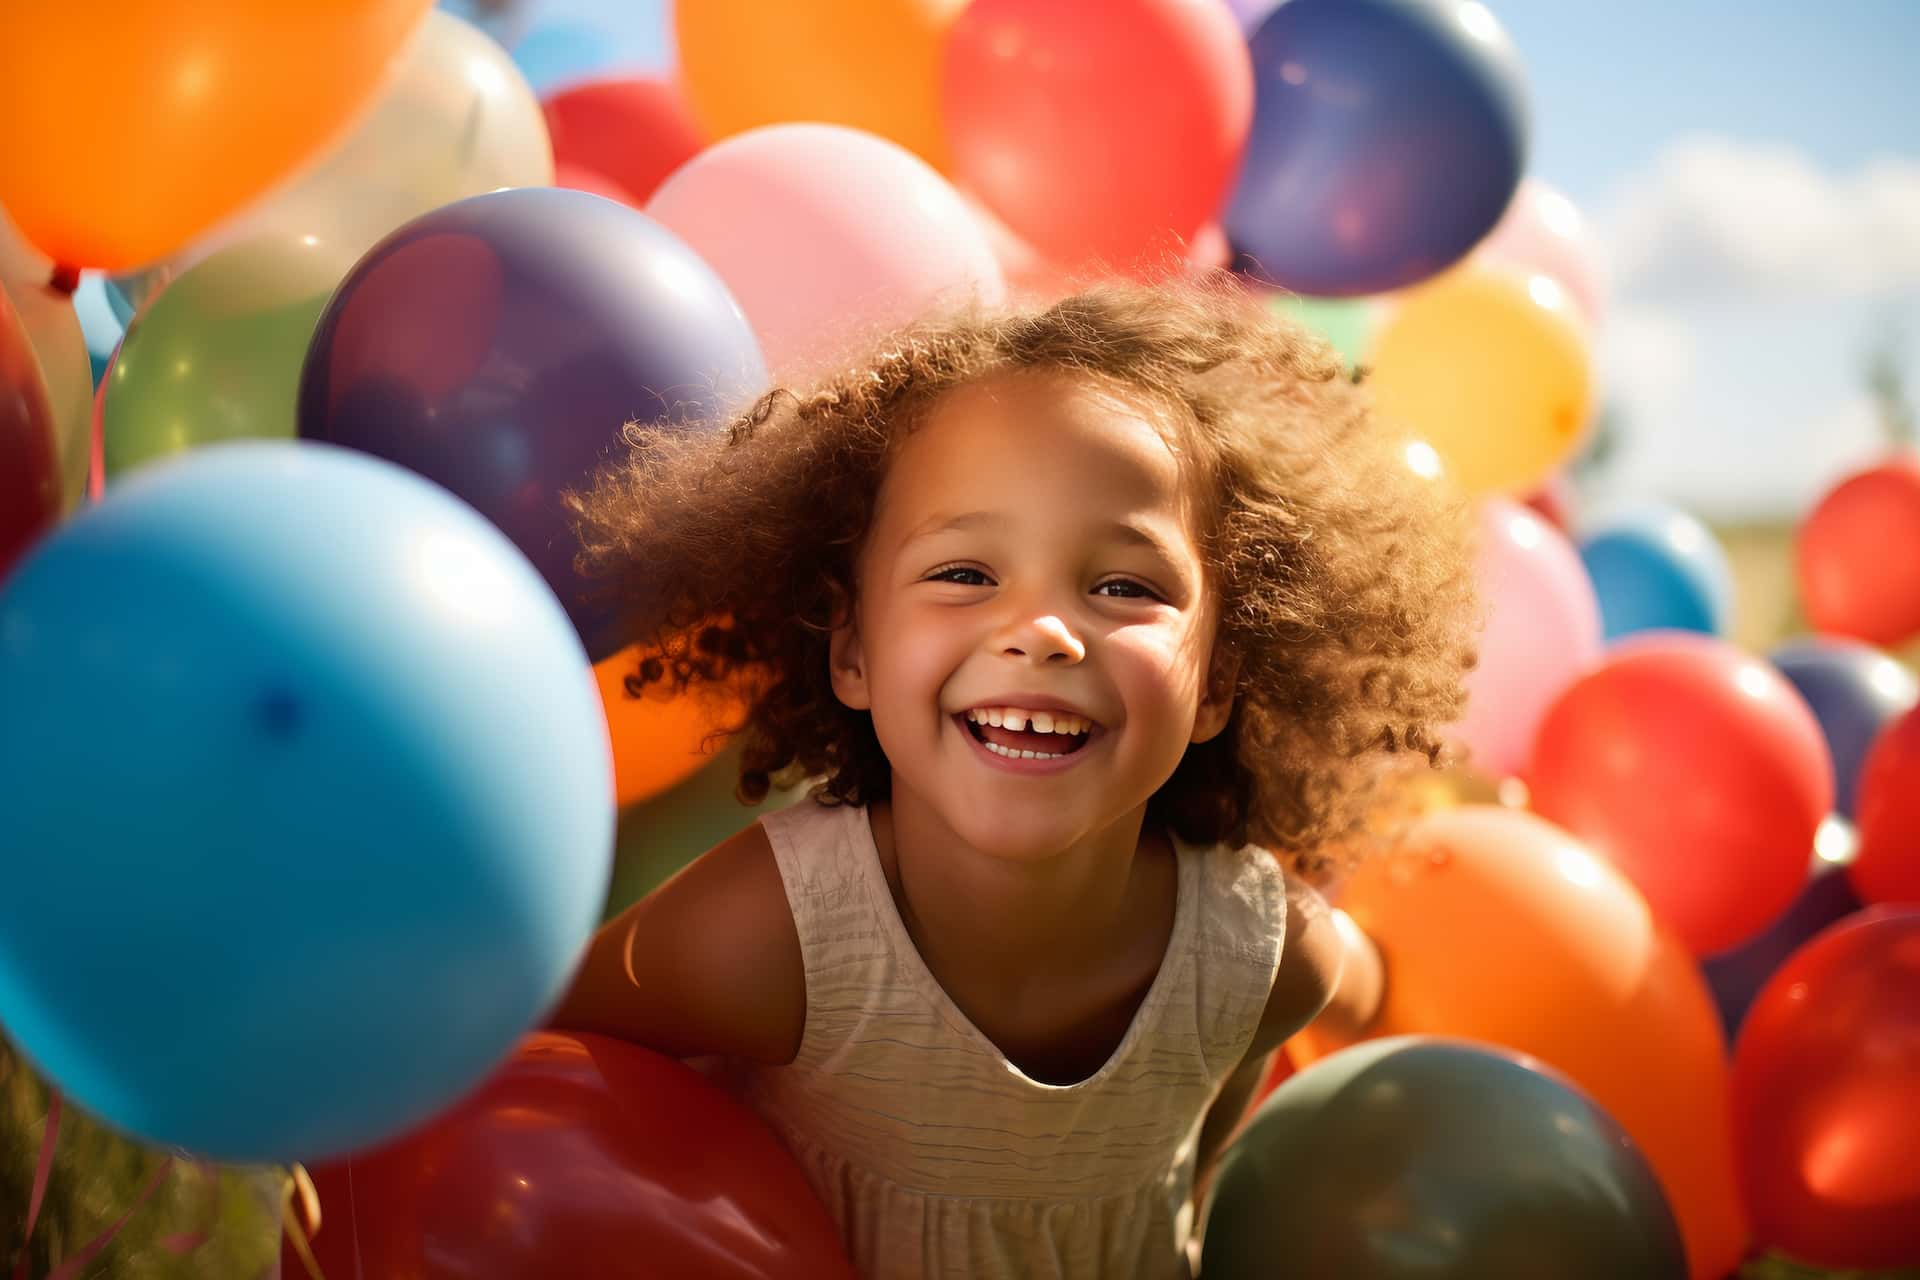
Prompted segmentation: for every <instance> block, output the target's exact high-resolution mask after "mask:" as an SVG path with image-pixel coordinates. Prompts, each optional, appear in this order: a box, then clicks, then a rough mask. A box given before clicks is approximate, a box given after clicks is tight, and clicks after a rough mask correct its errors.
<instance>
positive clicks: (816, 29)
mask: <svg viewBox="0 0 1920 1280" xmlns="http://www.w3.org/2000/svg"><path fill="white" fill-rule="evenodd" d="M965 7H966V0H809V2H808V3H806V4H767V3H766V2H765V0H678V2H677V3H676V4H675V5H674V7H673V29H674V36H675V38H676V41H677V43H678V47H679V52H680V83H681V85H682V86H683V87H684V89H685V91H686V95H687V101H688V102H689V103H690V104H691V105H692V107H693V113H694V116H695V117H696V118H697V119H698V120H699V121H700V123H701V125H702V126H703V127H704V128H705V129H706V131H707V132H708V133H709V134H710V135H712V136H713V137H715V138H724V137H727V136H728V135H730V134H735V133H742V132H744V131H746V130H748V129H752V128H756V127H758V126H760V125H763V124H780V123H782V122H785V121H791V120H813V121H820V122H824V123H826V124H841V125H849V126H851V127H853V128H855V129H864V130H866V131H867V132H868V133H875V134H879V135H880V136H881V137H883V138H888V139H891V140H892V141H894V142H897V143H899V144H900V145H901V146H903V147H905V148H906V149H907V150H909V151H911V152H913V153H914V154H916V155H918V156H919V157H920V158H921V159H922V160H925V161H926V162H927V163H928V164H930V165H932V166H933V167H934V168H936V169H939V170H941V171H942V172H945V171H946V169H947V167H948V164H947V143H946V136H945V134H944V133H943V132H942V131H941V126H940V53H941V48H942V45H943V42H944V41H945V39H946V34H947V28H948V27H950V26H952V25H953V20H954V19H955V18H956V17H957V16H959V13H960V10H961V9H963V8H965Z"/></svg>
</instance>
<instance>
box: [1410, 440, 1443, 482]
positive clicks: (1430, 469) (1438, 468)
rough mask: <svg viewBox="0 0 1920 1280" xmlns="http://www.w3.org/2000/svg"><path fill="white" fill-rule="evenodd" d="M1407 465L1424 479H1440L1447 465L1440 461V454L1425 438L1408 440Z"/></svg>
mask: <svg viewBox="0 0 1920 1280" xmlns="http://www.w3.org/2000/svg"><path fill="white" fill-rule="evenodd" d="M1407 465H1408V466H1409V467H1411V468H1413V474H1415V475H1417V476H1419V477H1420V478H1421V479H1422V480H1438V479H1439V478H1440V476H1441V474H1442V473H1443V472H1445V471H1446V467H1445V466H1444V465H1443V464H1442V463H1441V461H1440V454H1439V452H1438V451H1437V450H1435V449H1434V447H1433V446H1432V445H1430V444H1428V443H1427V442H1426V441H1425V440H1409V441H1408V442H1407Z"/></svg>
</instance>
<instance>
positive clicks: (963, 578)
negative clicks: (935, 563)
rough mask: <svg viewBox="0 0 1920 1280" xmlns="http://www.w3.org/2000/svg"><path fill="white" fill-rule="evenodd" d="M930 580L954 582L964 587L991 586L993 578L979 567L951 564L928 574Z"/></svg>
mask: <svg viewBox="0 0 1920 1280" xmlns="http://www.w3.org/2000/svg"><path fill="white" fill-rule="evenodd" d="M926 580H927V581H928V582H952V583H956V584H958V585H960V586H963V587H990V586H992V585H993V579H991V578H989V577H988V576H987V575H986V574H984V573H982V572H980V570H978V569H971V568H968V567H967V566H966V565H964V564H950V565H948V566H947V567H946V568H944V569H935V570H934V571H933V572H932V573H930V574H928V575H927V579H926Z"/></svg>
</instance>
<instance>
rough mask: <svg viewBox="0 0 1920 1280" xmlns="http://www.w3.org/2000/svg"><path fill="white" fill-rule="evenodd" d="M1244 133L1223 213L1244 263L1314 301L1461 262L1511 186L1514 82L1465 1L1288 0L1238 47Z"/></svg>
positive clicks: (1516, 122) (1485, 18) (1522, 103)
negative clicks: (1246, 47) (1250, 82)
mask: <svg viewBox="0 0 1920 1280" xmlns="http://www.w3.org/2000/svg"><path fill="white" fill-rule="evenodd" d="M1251 49H1252V52H1253V67H1254V76H1255V94H1254V116H1253V131H1252V133H1251V134H1250V135H1249V137H1248V139H1247V150H1246V158H1245V161H1244V163H1243V165H1242V168H1241V172H1240V180H1239V183H1238V185H1237V186H1236V188H1235V190H1234V193H1233V196H1232V199H1231V200H1230V202H1229V203H1228V205H1227V210H1226V215H1225V218H1224V222H1225V225H1226V230H1227V236H1228V239H1229V240H1231V241H1232V243H1233V246H1234V249H1235V250H1236V253H1237V259H1236V264H1237V265H1238V266H1239V268H1240V269H1241V270H1242V271H1245V272H1246V273H1247V274H1249V275H1253V276H1255V277H1256V278H1259V279H1261V280H1263V281H1265V282H1267V283H1269V284H1274V285H1278V286H1280V287H1282V288H1286V289H1293V290H1297V291H1299V292H1301V293H1305V294H1310V295H1318V296H1322V297H1344V296H1351V295H1354V294H1363V293H1379V292H1383V291H1385V290H1388V289H1398V288H1401V287H1403V286H1405V285H1409V284H1412V283H1414V282H1415V281H1417V280H1423V279H1425V278H1427V277H1428V276H1431V275H1434V274H1436V273H1437V272H1439V271H1441V270H1443V269H1444V268H1446V267H1448V266H1450V265H1451V264H1452V263H1454V262H1456V261H1458V260H1459V259H1460V258H1462V257H1463V256H1465V255H1466V253H1467V251H1468V250H1470V249H1472V248H1473V247H1474V245H1476V244H1478V243H1479V242H1480V240H1481V239H1482V238H1483V237H1485V236H1486V234H1487V233H1488V232H1489V231H1491V230H1492V229H1493V226H1494V224H1495V223H1496V222H1498V221H1499V220H1500V215H1501V214H1502V213H1503V212H1504V211H1505V210H1506V207H1507V202H1508V201H1509V200H1511V199H1512V198H1513V193H1514V190H1515V188H1516V187H1517V186H1518V185H1519V182H1520V174H1521V170H1522V169H1523V168H1524V167H1525V163H1526V151H1527V104H1526V97H1527V94H1526V84H1525V77H1524V75H1523V73H1522V71H1521V68H1520V60H1519V56H1518V55H1517V54H1516V53H1515V52H1514V48H1513V45H1512V43H1511V42H1510V41H1509V40H1508V39H1507V34H1506V32H1505V30H1504V29H1502V28H1501V26H1500V24H1499V23H1498V22H1497V21H1496V20H1495V19H1494V17H1493V15H1492V14H1491V13H1490V12H1489V11H1488V10H1487V8H1486V6H1485V5H1482V4H1479V3H1476V2H1475V0H1288V2H1287V3H1285V4H1282V5H1281V6H1280V7H1279V8H1277V9H1275V10H1274V11H1273V13H1272V14H1271V15H1270V16H1268V18H1267V19H1266V21H1264V22H1262V23H1261V24H1260V29H1259V30H1258V31H1256V32H1255V33H1254V35H1253V39H1252V41H1251Z"/></svg>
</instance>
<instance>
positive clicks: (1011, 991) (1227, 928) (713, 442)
mask: <svg viewBox="0 0 1920 1280" xmlns="http://www.w3.org/2000/svg"><path fill="white" fill-rule="evenodd" d="M630 436H631V439H632V444H633V446H634V447H633V450H632V453H631V456H630V458H629V459H627V460H626V461H625V462H624V463H623V464H622V465H621V466H619V467H617V468H612V469H610V470H609V471H607V472H606V473H605V474H603V476H602V477H601V478H600V480H599V482H598V483H597V484H596V485H595V487H594V488H593V489H592V491H591V492H589V493H586V494H584V495H578V496H576V497H575V498H574V499H573V500H572V501H573V505H574V510H575V513H576V516H577V520H578V525H579V528H580V530H581V534H582V542H583V545H584V547H585V548H586V550H585V555H584V557H583V566H584V567H585V568H586V569H587V570H588V571H590V572H591V573H592V574H594V575H595V576H597V577H598V578H600V579H601V580H602V581H603V582H604V584H605V585H606V587H607V589H609V590H611V591H614V592H617V593H619V596H620V598H621V599H622V600H623V601H625V602H626V603H627V605H628V612H629V615H630V623H631V639H633V640H634V641H636V642H644V643H647V644H651V645H655V646H664V647H665V649H666V652H667V653H668V657H667V658H666V659H665V660H656V661H654V662H652V663H650V664H649V665H648V666H647V667H646V668H644V669H643V670H642V671H641V672H639V673H638V674H637V675H636V676H635V677H634V679H633V681H632V682H631V683H632V684H633V686H634V687H635V688H636V690H637V688H638V687H640V686H644V685H647V684H652V683H655V682H666V683H667V684H669V686H671V687H684V686H685V685H688V684H691V683H697V682H701V681H711V680H729V681H735V682H744V683H745V684H746V687H747V688H748V689H749V690H750V710H749V713H748V716H747V721H746V724H745V726H744V739H745V754H744V756H743V765H742V777H741V788H740V789H741V794H742V796H743V798H745V799H748V800H758V799H760V798H762V797H764V796H765V794H766V792H767V789H768V787H769V785H770V784H771V783H773V782H775V781H782V780H798V779H802V778H812V779H816V780H817V783H816V786H815V788H814V791H813V795H812V797H811V799H810V800H807V801H803V802H802V803H800V804H798V805H796V806H794V807H792V808H789V809H786V810H783V811H780V812H777V813H774V814H771V815H768V816H766V817H763V818H762V819H760V820H759V821H758V822H756V823H755V824H754V825H752V826H750V827H748V828H747V829H746V830H744V831H742V832H741V833H740V834H738V835H737V836H735V837H733V838H732V839H730V840H728V841H726V842H725V843H723V844H721V845H720V846H719V847H717V848H715V849H713V850H712V851H710V852H709V853H707V854H706V855H704V856H703V857H701V858H699V859H698V860H696V861H695V862H694V863H693V864H692V865H690V866H689V867H688V868H687V869H686V870H685V871H683V872H682V873H681V874H680V875H679V876H677V877H675V878H674V879H673V880H671V881H669V882H668V883H667V884H665V885H663V886H662V887H661V888H660V889H658V890H657V891H656V892H654V893H653V894H652V895H651V896H649V897H648V898H646V899H645V900H644V901H642V902H640V903H638V904H636V905H635V906H633V907H632V908H630V909H629V910H628V911H627V912H625V913H624V914H623V915H621V916H620V917H619V918H618V919H616V920H614V921H613V922H611V923H610V924H608V925H607V926H606V927H605V928H604V929H603V930H602V931H601V933H600V934H599V936H598V937H597V938H596V940H595V942H594V944H593V946H592V948H591V950H590V952H589V954H588V956H587V958H586V960H585V962H584V964H583V966H582V969H581V971H580V974H579V977H578V979H577V981H576V984H575V987H574V989H573V991H572V993H571V994H570V995H569V997H568V998H567V1000H566V1002H565V1003H564V1005H563V1007H562V1008H561V1010H560V1011H559V1013H558V1015H557V1019H556V1021H557V1023H558V1024H559V1025H561V1026H564V1027H569V1028H576V1029H580V1030H588V1031H598V1032H603V1033H607V1034H612V1035H617V1036H622V1037H625V1038H628V1039H631V1040H634V1041H637V1042H639V1043H642V1044H645V1045H648V1046H651V1047H653V1048H656V1049H659V1050H661V1051H664V1052H667V1053H672V1054H678V1055H684V1056H692V1055H706V1054H721V1055H727V1056H729V1057H732V1058H735V1059H739V1060H741V1061H743V1062H744V1063H745V1064H746V1077H747V1085H746V1097H747V1099H748V1101H749V1102H750V1103H751V1104H752V1105H753V1106H754V1107H755V1108H756V1109H757V1110H758V1111H759V1112H760V1113H761V1114H762V1115H764V1116H765V1117H766V1118H767V1120H768V1121H769V1122H770V1123H771V1124H772V1125H773V1126H774V1127H775V1129H776V1130H777V1131H778V1132H779V1133H780V1134H781V1136H782V1137H783V1138H784V1139H785V1140H786V1142H787V1144H788V1146H789V1147H790V1148H791V1149H792V1151H793V1152H794V1154H795V1156H796V1157H797V1158H798V1160H799V1161H800V1163H801V1165H802V1167H803V1168H804V1169H805V1170H806V1172H807V1175H808V1177H809V1179H810V1181H811V1183H812V1185H813V1187H814V1189H815V1190H816V1191H817V1192H818V1194H819V1195H820V1197H821V1199H822V1200H823V1201H824V1202H825V1204H826V1205H827V1207H828V1209H829V1210H830V1211H831V1212H832V1213H833V1215H834V1217H835V1219H836V1220H837V1222H838V1223H839V1226H840V1229H841V1233H842V1236H843V1238H844V1239H845V1241H846V1244H847V1247H848V1250H849V1254H850V1256H851V1257H852V1259H853V1261H854V1263H855V1265H856V1267H857V1268H858V1269H859V1270H860V1271H861V1272H862V1274H865V1275H870V1276H875V1277H888V1278H889V1280H891V1278H893V1277H914V1276H964V1277H981V1278H990V1277H1001V1276H1004V1277H1023V1278H1026V1277H1080V1276H1084V1277H1095V1276H1098V1277H1130V1276H1138V1277H1154V1278H1156V1280H1161V1278H1165V1277H1177V1276H1184V1275H1186V1274H1187V1254H1186V1249H1185V1245H1186V1236H1187V1233H1188V1232H1189V1230H1190V1227H1191V1204H1190V1196H1191V1192H1192V1187H1193V1179H1194V1175H1195V1173H1196V1170H1198V1169H1203V1168H1204V1167H1205V1165H1206V1163H1207V1161H1208V1160H1209V1159H1210V1158H1211V1156H1212V1155H1213V1154H1214V1153H1215V1152H1216V1150H1217V1148H1218V1145H1219V1143H1220V1141H1221V1140H1222V1139H1223V1138H1224V1136H1225V1135H1226V1134H1227V1133H1228V1132H1229V1131H1230V1130H1231V1128H1232V1127H1233V1124H1234V1122H1235V1121H1237V1120H1238V1118H1239V1116H1240V1113H1241V1111H1242V1110H1244V1107H1245V1104H1246V1100H1247V1098H1248V1096H1249V1094H1250V1092H1251V1090H1252V1088H1253V1086H1254V1084H1255V1082H1256V1081H1257V1080H1258V1078H1259V1076H1260V1073H1261V1071H1262V1070H1263V1068H1264V1065H1265V1062H1266V1059H1267V1057H1268V1055H1269V1054H1271V1053H1272V1051H1273V1050H1274V1049H1275V1048H1276V1047H1277V1046H1279V1045H1280V1044H1281V1043H1282V1042H1283V1041H1284V1040H1285V1039H1287V1037H1289V1036H1290V1035H1292V1034H1293V1033H1294V1032H1295V1031H1297V1030H1298V1029H1299V1028H1300V1027H1301V1026H1303V1025H1304V1024H1305V1023H1307V1022H1308V1021H1309V1020H1312V1019H1314V1018H1315V1017H1316V1016H1319V1017H1321V1018H1323V1019H1325V1020H1326V1021H1327V1022H1328V1023H1331V1024H1335V1025H1337V1026H1339V1027H1344V1028H1346V1029H1348V1030H1350V1031H1355V1032H1357V1031H1358V1030H1359V1029H1360V1028H1361V1027H1362V1026H1363V1025H1364V1024H1365V1023H1366V1022H1367V1021H1368V1020H1369V1019H1370V1018H1371V1017H1372V1015H1373V1012H1374V1010H1375V1008H1376V1007H1377V1005H1378V1003H1379V1000H1380V995H1381V984H1382V981H1383V975H1382V974H1381V971H1380V963H1379V957H1378V954H1377V952H1375V951H1374V950H1373V948H1372V946H1371V944H1370V943H1369V942H1368V941H1367V940H1366V939H1365V938H1364V936H1363V935H1361V934H1360V933H1359V932H1358V931H1357V930H1356V929H1354V928H1352V927H1351V925H1350V922H1343V921H1341V920H1339V919H1338V918H1336V915H1335V913H1330V912H1328V911H1327V910H1326V908H1325V906H1324V905H1323V904H1322V902H1321V899H1320V898H1319V896H1318V894H1317V893H1316V892H1315V891H1314V890H1313V889H1312V888H1311V887H1309V885H1308V882H1307V877H1309V876H1311V875H1312V874H1314V873H1315V872H1316V871H1318V870H1320V869H1322V868H1323V867H1325V866H1326V865H1328V864H1329V863H1330V862H1332V861H1336V860H1337V859H1336V858H1335V851H1336V850H1338V851H1340V852H1339V856H1340V857H1347V856H1351V855H1352V853H1353V852H1354V851H1355V850H1356V849H1359V848H1360V847H1362V842H1363V841H1364V839H1365V828H1366V822H1367V818H1368V815H1369V813H1370V811H1371V809H1372V801H1373V799H1374V797H1375V795H1376V793H1377V790H1378V783H1379V781H1380V780H1381V778H1382V777H1383V776H1384V775H1385V773H1386V772H1387V771H1388V767H1389V766H1391V765H1392V764H1394V763H1396V761H1397V760H1404V759H1407V758H1409V757H1411V758H1413V759H1414V760H1416V761H1418V762H1419V763H1423V764H1424V763H1428V762H1430V761H1432V760H1434V759H1435V758H1436V757H1437V755H1438V745H1437V744H1438V733H1437V729H1438V727H1439V726H1440V725H1443V724H1444V723H1446V722H1447V721H1449V720H1452V719H1454V718H1455V717H1456V716H1457V715H1458V714H1459V712H1460V710H1461V708H1462V704H1463V693H1462V690H1461V676H1462V675H1463V674H1464V672H1465V671H1466V670H1467V668H1468V667H1469V666H1470V665H1471V663H1472V645H1471V635H1470V630H1471V628H1470V622H1471V592H1470V582H1471V574H1470V571H1469V556H1468V551H1467V548H1466V545H1465V541H1464V537H1465V535H1464V532H1463V520H1462V515H1461V511H1460V510H1459V509H1458V508H1457V506H1456V505H1455V504H1453V503H1451V502H1449V501H1448V500H1446V499H1445V498H1443V497H1442V496H1441V494H1440V493H1439V492H1438V491H1437V487H1436V486H1435V485H1434V484H1433V483H1432V482H1431V481H1430V480H1427V479H1423V478H1422V477H1421V476H1420V475H1419V474H1417V473H1416V471H1415V470H1414V469H1413V468H1411V467H1409V465H1408V464H1407V461H1406V454H1405V442H1404V441H1401V440H1397V439H1395V438H1394V437H1392V436H1391V435H1390V434H1389V433H1388V432H1386V431H1385V430H1383V429H1382V428H1381V427H1380V426H1379V425H1378V424H1376V423H1375V422H1374V421H1373V419H1372V418H1371V417H1370V415H1369V413H1368V410H1367V406H1366V402H1365V397H1364V393H1363V392H1362V391H1361V390H1360V389H1358V388H1356V387H1355V386H1353V385H1352V384H1351V383H1350V382H1349V381H1347V380H1346V379H1345V378H1344V377H1342V375H1341V366H1340V361H1339V358H1338V357H1337V356H1336V355H1335V354H1334V353H1333V352H1332V351H1331V350H1330V349H1328V348H1326V347H1325V346H1323V345H1322V344H1321V343H1319V342H1318V341H1317V340H1316V339H1313V338H1311V337H1310V336H1308V335H1306V334H1304V333H1303V332H1301V331H1298V330H1296V329H1293V328H1290V327H1288V326H1286V325H1285V324H1284V323H1283V322H1281V321H1279V320H1278V319H1276V318H1274V317H1273V316H1272V315H1271V314H1270V313H1269V312H1268V311H1267V310H1266V308H1264V307H1263V306H1261V305H1260V304H1259V303H1258V302H1257V301H1256V300H1254V299H1252V298H1249V297H1247V296H1245V295H1243V294H1242V293H1241V292H1240V291H1239V290H1238V289H1237V288H1236V287H1235V286H1233V285H1232V284H1231V283H1225V282H1223V283H1215V284H1210V285H1193V284H1182V285H1177V286H1176V285H1167V286H1160V287H1148V286H1128V285H1112V286H1104V287H1101V288H1099V289H1096V290H1093V291H1090V292H1087V293H1083V294H1080V295H1078V296H1075V297H1071V298H1068V299H1066V300H1064V301H1062V302H1059V303H1057V304H1055V305H1053V306H1051V307H1050V308H1048V309H1046V310H1044V311H1039V312H1019V311H1015V312H1001V313H993V314H968V315H964V316H961V317H959V318H955V319H948V320H944V321H941V322H937V323H933V324H929V325H925V326H922V327H918V328H915V329H912V330H909V331H907V332H904V333H900V334H896V335H894V336H892V337H890V338H889V339H887V340H886V341H884V342H883V343H881V344H880V345H879V347H878V348H877V350H876V351H875V352H874V354H873V356H872V358H871V359H870V360H868V361H866V362H864V363H862V364H859V365H857V366H854V367H850V368H848V369H846V370H845V371H844V372H842V373H840V374H839V375H838V376H836V377H834V378H832V379H831V380H829V381H828V382H827V383H826V384H825V385H823V386H820V387H817V388H813V389H809V390H805V391H800V392H776V393H774V394H771V395H768V396H766V397H765V398H763V399H762V400H761V401H760V402H759V403H758V404H757V405H756V406H754V408H753V409H752V410H751V411H750V412H749V413H747V414H744V415H743V416H741V417H740V418H739V419H738V420H737V421H735V422H733V423H732V424H731V425H730V426H729V428H728V429H727V430H725V431H723V432H719V433H715V434H712V435H705V436H689V435H672V434H668V433H665V432H659V431H649V430H647V429H644V428H636V429H630ZM715 618H719V619H725V621H724V622H723V623H717V624H715V623H710V622H708V621H706V620H711V619H715Z"/></svg>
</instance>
